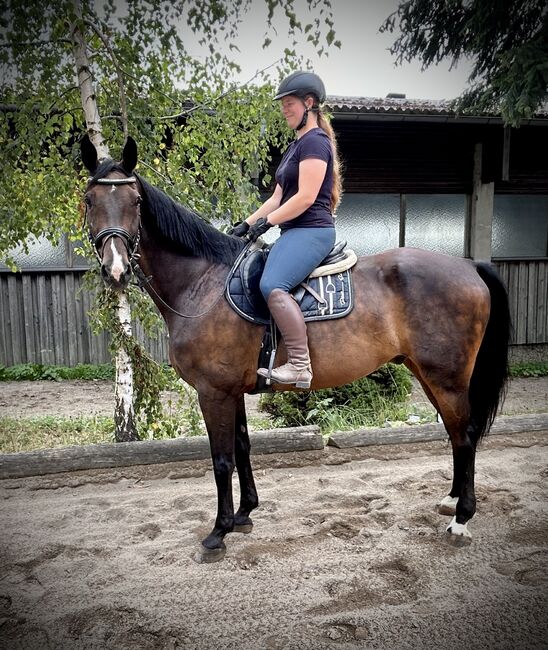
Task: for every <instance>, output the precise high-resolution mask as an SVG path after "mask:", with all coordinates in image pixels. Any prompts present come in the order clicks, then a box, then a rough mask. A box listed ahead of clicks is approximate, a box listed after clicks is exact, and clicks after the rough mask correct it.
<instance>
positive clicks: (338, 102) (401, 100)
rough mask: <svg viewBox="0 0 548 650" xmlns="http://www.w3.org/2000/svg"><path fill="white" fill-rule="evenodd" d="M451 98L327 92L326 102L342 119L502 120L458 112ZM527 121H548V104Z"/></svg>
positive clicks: (335, 115) (525, 121)
mask: <svg viewBox="0 0 548 650" xmlns="http://www.w3.org/2000/svg"><path fill="white" fill-rule="evenodd" d="M453 102H454V100H447V99H437V100H436V99H408V98H407V97H406V96H405V95H403V94H399V93H390V94H389V95H387V96H386V97H345V96H340V95H329V96H328V97H327V101H326V104H327V107H328V108H329V110H330V111H331V112H332V113H333V117H335V118H336V119H342V120H352V119H366V120H374V119H377V120H395V121H406V120H407V121H422V122H439V121H443V122H448V121H452V122H454V121H459V122H476V123H493V124H501V123H502V118H501V117H500V115H499V114H496V113H487V112H486V113H481V114H473V115H470V114H460V115H457V114H456V112H455V109H454V107H453ZM530 123H544V124H548V104H545V105H544V106H542V108H541V109H540V110H539V111H538V112H537V113H536V114H535V117H534V118H532V119H530V120H524V121H523V124H530Z"/></svg>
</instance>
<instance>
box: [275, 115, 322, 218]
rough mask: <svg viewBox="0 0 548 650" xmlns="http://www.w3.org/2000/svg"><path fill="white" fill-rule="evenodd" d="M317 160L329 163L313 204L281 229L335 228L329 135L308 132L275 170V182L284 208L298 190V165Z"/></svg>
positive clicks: (294, 144)
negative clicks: (279, 190)
mask: <svg viewBox="0 0 548 650" xmlns="http://www.w3.org/2000/svg"><path fill="white" fill-rule="evenodd" d="M307 158H317V159H319V160H323V161H325V162H326V163H327V169H326V172H325V177H324V179H323V182H322V185H321V187H320V191H319V192H318V196H317V197H316V200H315V201H314V203H313V204H312V205H311V206H310V207H309V208H308V209H307V210H305V211H304V212H303V213H302V214H300V215H299V216H298V217H296V218H295V219H291V220H290V221H286V222H285V223H282V224H281V225H280V228H281V229H282V230H286V229H287V228H310V227H311V228H333V226H334V220H333V215H332V214H331V191H332V187H333V149H332V146H331V140H330V139H329V136H328V135H327V133H326V132H325V131H324V130H323V129H320V128H319V127H317V128H314V129H311V130H310V131H307V132H306V133H305V134H304V135H303V136H301V137H300V138H299V139H298V140H295V141H294V142H292V143H291V144H290V145H289V147H288V148H287V149H286V151H285V153H284V155H283V157H282V160H281V162H280V164H279V166H278V169H277V170H276V182H277V183H278V185H279V186H280V187H281V188H282V200H281V204H282V205H283V204H284V203H285V202H286V201H287V200H288V199H290V198H291V197H292V196H294V195H295V194H297V192H298V190H299V163H300V162H301V161H303V160H306V159H307Z"/></svg>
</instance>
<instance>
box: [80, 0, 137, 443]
mask: <svg viewBox="0 0 548 650" xmlns="http://www.w3.org/2000/svg"><path fill="white" fill-rule="evenodd" d="M73 6H74V13H75V15H76V21H75V22H74V24H73V25H72V29H71V37H72V43H73V53H74V64H75V68H76V74H77V76H78V86H79V88H80V98H81V101H82V108H83V109H84V115H85V118H86V127H87V132H88V135H89V137H90V139H91V141H92V142H93V144H94V145H95V148H96V149H97V155H98V157H99V160H102V159H104V158H108V157H109V150H108V146H107V144H106V143H105V141H104V139H103V131H102V127H101V116H100V115H99V110H98V108H97V101H96V99H95V88H94V85H93V77H92V74H91V68H90V65H89V58H88V54H87V47H86V40H85V37H84V33H83V24H84V21H83V17H82V5H81V2H80V0H73ZM117 297H118V305H117V308H116V312H117V316H118V319H119V321H120V325H121V326H122V330H123V331H124V333H125V334H127V335H128V336H131V310H130V306H129V300H128V298H127V295H126V294H125V293H123V292H120V293H118V294H117ZM115 363H116V381H115V388H114V397H115V407H114V422H115V425H116V429H115V434H114V435H115V438H116V441H117V442H128V441H130V440H138V439H139V438H138V435H137V430H136V427H135V414H134V410H133V367H132V364H131V359H130V357H129V355H128V354H127V352H126V351H125V350H124V349H123V348H120V349H119V350H118V351H117V353H116V360H115Z"/></svg>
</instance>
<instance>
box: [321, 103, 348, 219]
mask: <svg viewBox="0 0 548 650" xmlns="http://www.w3.org/2000/svg"><path fill="white" fill-rule="evenodd" d="M317 111H318V126H319V127H320V129H322V131H325V133H327V135H328V136H329V139H330V140H331V147H332V150H333V188H332V190H331V212H332V213H333V214H335V212H336V210H337V207H338V206H339V203H340V202H341V198H342V169H341V167H342V166H341V162H340V160H339V152H338V149H337V138H336V136H335V132H334V131H333V127H332V126H331V123H330V122H329V120H328V119H327V117H326V116H325V115H324V114H323V113H322V111H321V109H317Z"/></svg>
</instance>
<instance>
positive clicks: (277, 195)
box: [246, 185, 282, 226]
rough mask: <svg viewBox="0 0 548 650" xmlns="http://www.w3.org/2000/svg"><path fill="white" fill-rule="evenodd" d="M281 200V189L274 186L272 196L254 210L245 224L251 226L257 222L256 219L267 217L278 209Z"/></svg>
mask: <svg viewBox="0 0 548 650" xmlns="http://www.w3.org/2000/svg"><path fill="white" fill-rule="evenodd" d="M281 200H282V188H281V187H280V186H279V185H276V189H275V190H274V192H273V193H272V196H271V197H270V198H268V199H267V200H266V201H265V202H264V203H263V204H262V205H261V207H260V208H259V209H258V210H255V212H254V213H253V214H252V215H251V216H249V217H248V218H247V219H246V222H247V223H248V224H249V225H250V226H251V225H252V224H254V223H255V222H256V221H257V219H260V218H261V217H266V216H268V215H269V214H270V213H271V212H273V211H274V210H276V209H277V208H279V207H280V202H281Z"/></svg>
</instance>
